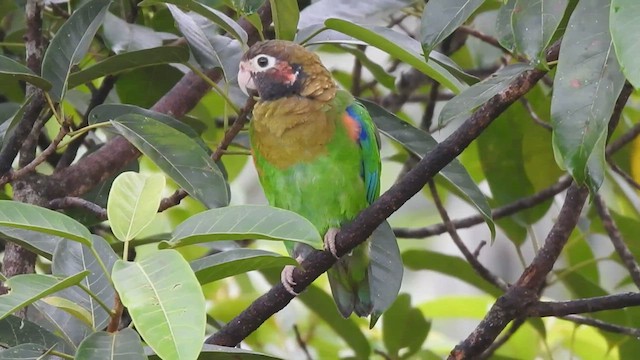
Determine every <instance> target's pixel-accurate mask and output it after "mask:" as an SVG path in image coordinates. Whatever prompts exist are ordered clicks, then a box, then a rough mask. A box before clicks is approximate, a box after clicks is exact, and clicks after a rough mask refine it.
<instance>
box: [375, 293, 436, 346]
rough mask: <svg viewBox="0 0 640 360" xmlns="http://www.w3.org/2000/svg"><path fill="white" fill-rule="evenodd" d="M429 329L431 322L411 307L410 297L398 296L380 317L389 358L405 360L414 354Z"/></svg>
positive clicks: (406, 295) (407, 295) (405, 295)
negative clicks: (401, 352)
mask: <svg viewBox="0 0 640 360" xmlns="http://www.w3.org/2000/svg"><path fill="white" fill-rule="evenodd" d="M430 329H431V322H430V321H428V320H427V319H425V317H424V315H423V314H422V312H420V310H418V309H416V308H412V307H411V296H410V295H409V294H400V296H398V298H397V299H396V301H395V302H394V303H393V305H392V306H391V307H390V308H389V310H387V312H386V313H385V314H384V316H383V317H382V340H383V341H384V346H385V347H386V348H387V351H388V354H389V355H390V356H391V358H393V359H396V358H399V356H400V351H401V350H402V349H405V348H407V351H406V352H404V353H403V354H402V358H404V359H406V358H408V357H410V356H411V355H412V354H415V353H416V352H417V351H418V350H420V347H421V346H422V344H423V343H424V340H425V339H426V338H427V335H428V334H429V330H430Z"/></svg>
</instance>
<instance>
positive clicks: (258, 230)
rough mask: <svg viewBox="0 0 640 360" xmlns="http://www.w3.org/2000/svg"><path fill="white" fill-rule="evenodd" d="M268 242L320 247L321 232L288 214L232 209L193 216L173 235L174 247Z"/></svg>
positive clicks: (270, 209)
mask: <svg viewBox="0 0 640 360" xmlns="http://www.w3.org/2000/svg"><path fill="white" fill-rule="evenodd" d="M242 239H264V240H276V241H295V242H301V243H305V244H308V245H311V246H316V247H317V246H319V245H321V244H322V239H321V237H320V234H319V233H318V230H317V229H316V228H315V226H313V224H312V223H311V222H310V221H309V220H307V219H306V218H304V217H302V216H300V215H298V214H296V213H294V212H292V211H288V210H284V209H279V208H274V207H270V206H259V205H240V206H228V207H224V208H220V209H211V210H207V211H204V212H201V213H199V214H196V215H193V216H191V217H190V218H188V219H187V220H185V221H184V222H182V223H181V224H180V225H178V226H177V227H176V229H175V230H174V231H173V237H172V238H171V241H170V242H169V245H170V246H171V247H180V246H185V245H191V244H197V243H202V242H208V241H219V240H242Z"/></svg>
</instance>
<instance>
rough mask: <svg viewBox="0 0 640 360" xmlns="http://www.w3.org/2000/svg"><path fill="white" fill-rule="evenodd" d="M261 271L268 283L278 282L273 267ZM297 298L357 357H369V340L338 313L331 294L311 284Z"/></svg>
mask: <svg viewBox="0 0 640 360" xmlns="http://www.w3.org/2000/svg"><path fill="white" fill-rule="evenodd" d="M262 273H264V274H265V277H266V278H267V280H269V282H270V283H272V284H275V283H277V282H280V274H279V273H278V272H276V271H274V270H273V269H272V270H269V271H265V270H262ZM297 298H298V299H300V301H302V303H304V305H305V306H306V307H308V308H309V309H310V310H311V311H313V312H314V313H315V314H316V315H317V316H318V317H320V319H322V320H323V321H324V323H325V324H327V325H329V326H330V327H331V329H333V331H335V332H336V334H338V336H340V337H341V338H342V339H343V340H344V341H345V343H346V344H347V345H348V346H349V347H350V348H351V349H352V350H353V351H354V352H355V355H356V357H357V358H358V359H368V358H369V356H370V354H371V345H370V344H369V341H368V340H367V338H366V337H365V336H364V334H363V332H362V330H361V329H360V327H359V326H358V325H357V324H356V323H354V322H353V321H352V320H350V319H345V318H343V317H342V316H341V315H340V313H339V312H338V310H337V308H336V304H335V303H334V301H333V298H332V297H331V295H329V294H327V293H326V292H325V291H323V290H322V289H320V288H318V287H317V286H315V285H313V284H311V285H310V286H308V287H307V288H306V289H305V290H304V291H303V292H302V293H301V294H300V295H298V296H297Z"/></svg>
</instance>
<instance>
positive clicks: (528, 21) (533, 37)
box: [511, 0, 569, 66]
mask: <svg viewBox="0 0 640 360" xmlns="http://www.w3.org/2000/svg"><path fill="white" fill-rule="evenodd" d="M515 2H516V4H515V7H514V9H513V13H512V15H511V25H512V27H513V35H514V39H515V45H516V51H518V52H520V53H522V54H524V55H525V56H527V57H528V58H529V59H530V60H531V61H532V62H533V64H534V65H535V66H539V65H545V64H546V59H545V49H546V47H547V46H548V45H549V42H550V41H551V38H552V37H553V34H554V33H555V32H556V29H557V28H558V25H560V21H562V17H563V15H564V12H565V10H566V9H567V5H568V4H569V0H516V1H515ZM516 9H517V11H516Z"/></svg>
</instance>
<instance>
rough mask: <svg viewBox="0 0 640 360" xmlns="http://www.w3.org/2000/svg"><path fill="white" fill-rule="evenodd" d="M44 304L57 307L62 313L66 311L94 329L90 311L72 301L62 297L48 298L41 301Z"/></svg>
mask: <svg viewBox="0 0 640 360" xmlns="http://www.w3.org/2000/svg"><path fill="white" fill-rule="evenodd" d="M41 300H42V301H43V302H45V303H47V304H49V305H51V306H53V307H56V308H58V309H60V310H62V311H65V312H67V313H69V314H71V315H73V316H75V318H76V319H78V320H80V321H82V322H83V323H85V324H87V326H91V327H93V321H92V319H91V318H92V316H91V313H90V312H89V310H87V309H85V308H84V307H82V306H80V305H78V304H76V303H74V302H73V301H71V300H68V299H66V298H63V297H60V296H47V297H44V298H42V299H41Z"/></svg>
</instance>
